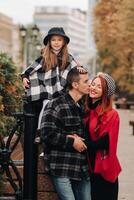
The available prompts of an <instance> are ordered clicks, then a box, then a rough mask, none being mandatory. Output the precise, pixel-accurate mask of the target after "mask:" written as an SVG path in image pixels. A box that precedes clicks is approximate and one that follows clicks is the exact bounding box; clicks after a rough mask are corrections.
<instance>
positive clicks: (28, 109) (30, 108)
mask: <svg viewBox="0 0 134 200" xmlns="http://www.w3.org/2000/svg"><path fill="white" fill-rule="evenodd" d="M42 106H43V101H42V100H38V101H25V102H24V114H33V115H35V117H34V123H35V124H36V125H35V126H36V129H37V127H38V118H39V114H40V111H41V109H42ZM26 123H27V122H26Z"/></svg>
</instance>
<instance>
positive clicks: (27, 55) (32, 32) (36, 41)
mask: <svg viewBox="0 0 134 200" xmlns="http://www.w3.org/2000/svg"><path fill="white" fill-rule="evenodd" d="M20 36H21V41H22V42H21V48H22V63H23V66H28V65H29V64H31V62H32V61H33V60H34V59H35V58H36V57H37V56H38V54H39V53H40V49H41V44H40V29H39V28H38V26H37V25H36V24H35V25H33V26H32V27H31V26H29V27H27V28H26V27H24V26H21V27H20ZM34 47H35V48H34Z"/></svg>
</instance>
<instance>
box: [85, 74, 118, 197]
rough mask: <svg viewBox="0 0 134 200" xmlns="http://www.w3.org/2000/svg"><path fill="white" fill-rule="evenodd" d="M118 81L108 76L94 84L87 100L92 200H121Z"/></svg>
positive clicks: (87, 141)
mask: <svg viewBox="0 0 134 200" xmlns="http://www.w3.org/2000/svg"><path fill="white" fill-rule="evenodd" d="M114 93H115V82H114V80H113V79H112V77H111V76H109V75H108V74H105V73H98V75H97V76H96V77H95V78H94V79H93V80H92V81H91V85H90V92H89V97H88V98H87V100H86V111H87V112H88V114H87V116H86V118H85V124H86V145H87V147H88V153H89V166H90V170H91V173H92V175H91V196H92V200H117V199H118V175H119V173H120V172H121V166H120V163H119V161H118V158H117V155H116V154H117V142H118V133H119V115H118V113H117V111H116V110H115V109H113V108H112V96H113V94H114Z"/></svg>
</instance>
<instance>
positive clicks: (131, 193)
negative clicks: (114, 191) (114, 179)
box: [118, 109, 134, 200]
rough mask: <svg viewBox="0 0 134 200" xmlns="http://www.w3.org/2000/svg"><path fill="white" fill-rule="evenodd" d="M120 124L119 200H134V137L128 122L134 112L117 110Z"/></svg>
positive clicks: (133, 116) (133, 115) (132, 117)
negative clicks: (120, 170) (120, 167)
mask: <svg viewBox="0 0 134 200" xmlns="http://www.w3.org/2000/svg"><path fill="white" fill-rule="evenodd" d="M118 112H119V115H120V119H121V124H120V135H119V142H118V157H119V160H120V162H121V165H122V172H121V173H120V176H119V200H134V135H132V127H131V126H130V125H129V120H130V119H134V110H133V111H131V110H120V109H119V110H118Z"/></svg>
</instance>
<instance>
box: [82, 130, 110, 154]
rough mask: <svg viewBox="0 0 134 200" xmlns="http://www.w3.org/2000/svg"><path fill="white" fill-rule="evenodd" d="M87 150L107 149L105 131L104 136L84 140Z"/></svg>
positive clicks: (107, 138)
mask: <svg viewBox="0 0 134 200" xmlns="http://www.w3.org/2000/svg"><path fill="white" fill-rule="evenodd" d="M86 145H87V148H88V150H89V151H90V150H91V151H97V150H108V148H109V135H108V133H106V134H105V135H104V136H102V137H101V138H99V139H98V140H95V141H90V140H86Z"/></svg>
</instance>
